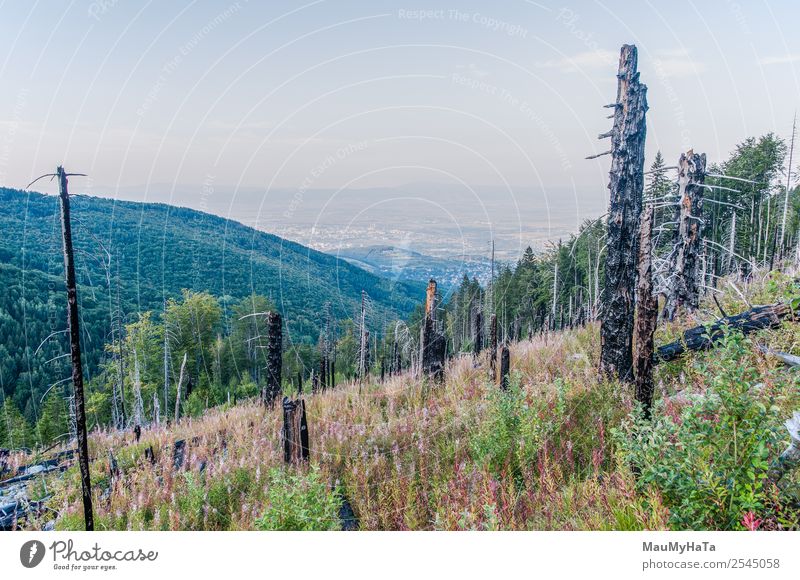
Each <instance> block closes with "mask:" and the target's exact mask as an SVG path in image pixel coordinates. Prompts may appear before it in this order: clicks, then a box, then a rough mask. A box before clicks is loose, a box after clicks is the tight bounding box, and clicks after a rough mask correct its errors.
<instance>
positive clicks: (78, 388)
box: [56, 166, 94, 531]
mask: <svg viewBox="0 0 800 580" xmlns="http://www.w3.org/2000/svg"><path fill="white" fill-rule="evenodd" d="M56 175H57V176H58V194H59V200H60V205H61V233H62V236H63V247H64V281H65V285H66V290H67V327H68V329H69V351H70V359H71V361H72V385H73V388H74V395H75V396H74V401H75V402H74V405H75V421H76V424H77V438H78V463H79V465H80V472H81V492H82V495H83V519H84V524H85V526H86V531H92V530H94V515H93V512H92V482H91V478H90V475H89V442H88V436H87V433H86V408H85V406H84V396H83V368H82V366H81V333H80V327H79V320H80V317H79V316H78V288H77V283H76V281H75V258H74V254H73V250H72V224H71V220H70V211H69V210H70V207H69V191H68V189H67V174H66V172H65V171H64V168H63V167H61V166H59V167H58V168H57V169H56Z"/></svg>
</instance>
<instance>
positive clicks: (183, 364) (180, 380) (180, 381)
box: [175, 353, 189, 423]
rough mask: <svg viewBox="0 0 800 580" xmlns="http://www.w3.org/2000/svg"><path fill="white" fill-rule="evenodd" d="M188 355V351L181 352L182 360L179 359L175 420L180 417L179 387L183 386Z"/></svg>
mask: <svg viewBox="0 0 800 580" xmlns="http://www.w3.org/2000/svg"><path fill="white" fill-rule="evenodd" d="M188 357H189V355H188V353H183V361H181V370H180V372H179V373H178V385H177V387H176V392H175V422H176V423H177V422H178V419H180V417H181V389H182V388H183V378H184V372H185V371H186V360H187V358H188Z"/></svg>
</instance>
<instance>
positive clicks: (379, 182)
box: [0, 0, 800, 224]
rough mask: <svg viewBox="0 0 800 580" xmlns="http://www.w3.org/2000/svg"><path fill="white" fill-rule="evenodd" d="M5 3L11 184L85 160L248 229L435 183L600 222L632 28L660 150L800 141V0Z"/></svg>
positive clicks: (128, 191)
mask: <svg viewBox="0 0 800 580" xmlns="http://www.w3.org/2000/svg"><path fill="white" fill-rule="evenodd" d="M0 15H1V17H0V86H1V87H2V90H1V91H0V185H4V186H8V187H17V188H22V187H24V186H25V185H26V184H28V183H29V182H30V181H31V180H32V179H34V178H35V177H37V176H38V175H40V174H42V173H47V172H49V171H52V170H53V168H54V166H55V165H57V164H59V163H62V164H64V165H65V167H66V168H67V170H69V171H73V172H81V173H86V174H88V177H87V178H85V179H82V180H81V181H78V180H73V183H74V187H75V188H78V189H79V190H80V191H85V192H88V193H91V194H93V195H102V196H109V197H120V198H123V197H124V198H126V199H136V200H139V201H166V202H173V203H179V204H180V205H188V206H191V207H195V208H197V209H206V210H209V211H213V212H215V213H219V214H222V215H230V216H233V217H236V218H237V219H241V220H242V221H249V222H251V223H253V222H257V221H258V219H255V220H254V219H252V218H253V216H256V218H257V216H259V215H263V214H265V212H268V211H269V208H271V207H273V208H274V207H279V211H280V212H282V213H283V214H285V215H291V213H292V212H293V209H292V208H293V207H296V206H297V205H298V204H302V203H304V200H305V199H306V197H305V195H306V193H307V192H309V191H311V190H316V189H322V190H326V191H331V192H334V193H333V194H331V195H332V196H334V195H335V192H340V191H350V190H364V191H365V192H367V193H365V195H369V193H368V192H370V191H373V190H375V189H376V188H395V189H397V190H398V191H400V190H403V188H405V187H413V189H414V191H415V192H416V193H415V196H419V195H423V194H420V193H419V192H420V191H424V190H425V187H426V184H434V185H435V187H433V189H436V188H440V189H441V188H443V187H444V188H451V189H452V190H456V191H458V190H461V191H464V192H466V193H465V196H464V204H465V205H470V204H474V205H475V206H476V207H479V208H482V207H483V205H484V204H485V203H486V201H487V199H486V197H487V196H492V197H493V198H494V201H496V202H497V204H496V205H498V206H499V207H501V208H506V209H507V210H508V212H510V213H511V214H513V215H514V216H515V219H516V222H519V224H525V223H528V222H531V221H536V220H541V219H543V216H542V215H540V213H541V212H545V213H549V212H550V211H552V210H553V208H554V207H559V204H561V205H564V204H567V205H568V207H569V208H570V209H569V211H570V212H571V213H570V215H571V217H570V218H569V220H570V221H571V222H575V223H577V222H579V221H580V219H583V218H585V217H590V216H592V215H594V216H596V215H598V214H599V213H602V211H603V208H604V207H605V203H606V202H607V201H606V200H607V198H608V191H607V189H606V187H607V181H608V167H609V163H610V159H609V157H607V156H606V157H601V158H599V159H596V160H586V159H585V157H587V156H589V155H592V154H597V153H600V152H602V151H604V150H606V149H607V148H608V143H607V141H600V140H598V138H597V136H598V134H600V133H603V132H605V131H606V130H607V129H608V128H610V123H611V121H610V120H608V119H607V118H606V117H607V115H608V113H609V111H608V109H604V108H603V105H605V104H607V103H610V102H612V101H613V100H614V98H615V93H616V78H615V74H616V67H617V59H618V54H619V48H620V46H621V45H622V44H624V43H634V44H636V45H637V47H638V49H639V69H640V71H641V80H642V81H643V82H644V83H645V84H647V85H648V101H649V106H650V110H649V112H648V116H647V155H648V160H651V159H652V157H653V156H654V155H655V152H656V151H657V150H661V151H662V152H663V154H664V156H665V158H666V159H667V161H668V162H671V161H672V160H677V158H678V157H679V156H680V153H681V152H682V151H685V150H687V149H689V148H693V149H694V150H695V151H701V152H705V153H707V155H708V157H709V159H710V161H711V162H714V161H719V160H721V159H724V158H725V157H726V156H727V155H728V154H729V153H730V151H731V150H732V149H733V148H734V146H735V145H736V143H737V142H740V141H742V140H743V139H745V138H746V137H748V136H752V135H760V134H763V133H766V132H769V131H773V132H776V133H778V134H779V135H782V136H788V134H789V133H790V131H791V124H792V116H793V115H794V113H795V110H796V109H797V107H798V100H799V99H798V95H800V81H799V80H798V79H799V76H798V72H800V36H798V35H797V34H796V31H797V24H798V22H800V4H798V3H797V2H794V1H791V0H780V1H774V0H773V1H769V2H767V1H763V0H762V1H758V0H755V1H749V2H744V1H743V0H742V1H740V2H732V1H726V0H708V1H703V2H700V1H688V2H683V1H680V0H673V1H670V2H655V1H643V2H629V1H628V2H611V1H603V2H599V1H597V2H590V1H575V2H568V3H561V2H548V1H541V2H533V1H526V0H508V1H507V2H502V3H500V2H496V3H487V2H451V3H437V2H435V1H431V0H428V1H426V2H384V1H370V2H367V1H362V2H341V1H339V2H337V1H332V0H311V1H307V2H304V0H299V1H294V2H283V1H270V2H255V1H250V2H248V1H245V0H239V1H236V2H224V1H223V2H207V1H193V2H185V3H181V2H155V1H150V2H131V1H123V0H94V1H92V2H87V1H72V2H42V1H38V2H37V1H24V2H23V1H21V0H18V1H5V2H2V3H0ZM43 187H45V188H46V187H49V186H43ZM498 191H499V192H501V193H497V192H498ZM238 192H249V193H248V195H241V196H239V199H240V200H241V203H237V195H239V193H238ZM252 192H256V195H252ZM258 192H260V195H259V194H258ZM481 192H483V193H481ZM502 192H505V193H502ZM523 196H524V199H523ZM430 201H432V200H426V202H425V203H428V202H430ZM433 201H435V200H433ZM520 207H531V208H542V209H541V212H540V211H539V210H538V209H531V210H530V213H528V214H525V213H524V212H522V210H520V209H519V208H520ZM439 209H442V208H439ZM420 211H424V208H423V207H422V206H421V208H420ZM442 211H443V210H442ZM501 213H502V212H501ZM248 217H249V218H250V219H247V218H248ZM383 217H384V218H385V219H387V220H391V219H392V217H393V216H392V214H391V213H387V214H386V215H385V216H383Z"/></svg>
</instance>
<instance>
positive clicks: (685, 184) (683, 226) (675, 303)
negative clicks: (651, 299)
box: [664, 150, 706, 320]
mask: <svg viewBox="0 0 800 580" xmlns="http://www.w3.org/2000/svg"><path fill="white" fill-rule="evenodd" d="M678 169H679V172H680V173H679V175H678V187H679V197H680V211H679V214H678V216H679V217H678V228H677V230H676V231H675V248H674V249H673V253H672V256H673V257H672V277H671V278H670V284H669V286H668V292H667V302H666V305H665V306H664V317H665V318H666V319H668V320H673V319H674V318H675V314H676V313H677V311H678V309H679V308H681V307H684V308H686V309H687V310H689V311H690V312H694V311H695V310H697V308H698V306H699V302H700V283H701V279H700V261H701V258H700V251H701V246H702V235H703V220H702V217H703V183H704V182H705V175H706V155H705V153H703V154H702V155H698V154H697V153H695V152H693V151H691V150H689V151H688V152H687V153H685V154H682V155H681V158H680V161H679V162H678Z"/></svg>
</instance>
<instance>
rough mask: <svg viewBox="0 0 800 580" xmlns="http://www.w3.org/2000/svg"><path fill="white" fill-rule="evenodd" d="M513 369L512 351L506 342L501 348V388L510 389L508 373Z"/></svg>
mask: <svg viewBox="0 0 800 580" xmlns="http://www.w3.org/2000/svg"><path fill="white" fill-rule="evenodd" d="M510 369H511V353H510V352H509V350H508V343H506V342H504V343H503V347H502V348H501V349H500V388H501V389H503V390H504V391H506V390H508V374H509V372H510Z"/></svg>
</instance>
